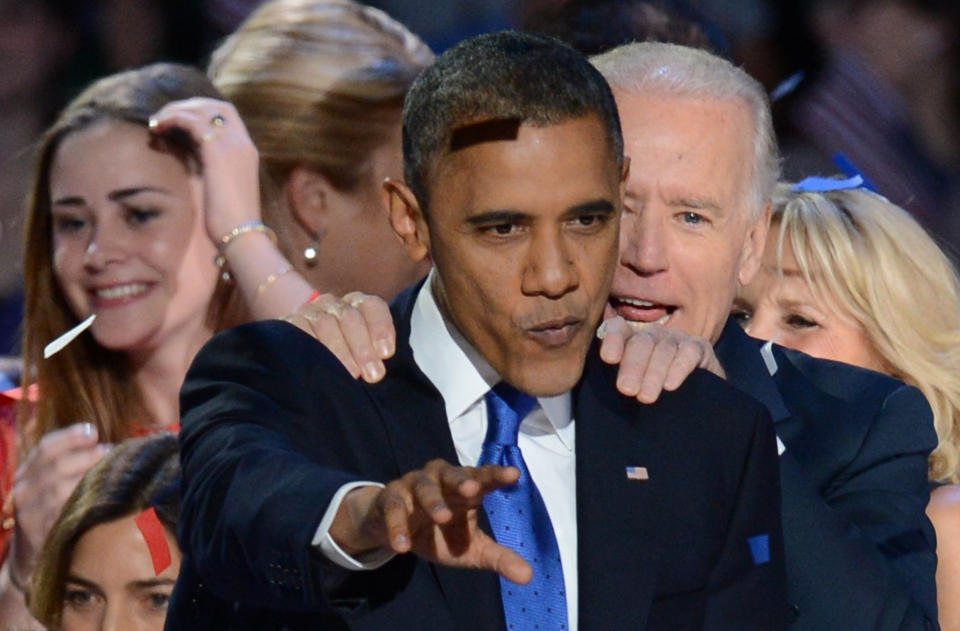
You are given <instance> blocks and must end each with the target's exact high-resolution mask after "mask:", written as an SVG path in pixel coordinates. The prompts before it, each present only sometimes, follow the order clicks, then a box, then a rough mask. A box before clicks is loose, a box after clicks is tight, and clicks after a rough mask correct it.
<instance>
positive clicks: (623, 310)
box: [610, 296, 677, 326]
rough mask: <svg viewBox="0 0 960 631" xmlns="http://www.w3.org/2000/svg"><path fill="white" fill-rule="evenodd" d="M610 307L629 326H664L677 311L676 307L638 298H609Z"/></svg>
mask: <svg viewBox="0 0 960 631" xmlns="http://www.w3.org/2000/svg"><path fill="white" fill-rule="evenodd" d="M610 306H611V307H613V309H614V311H616V312H617V315H619V316H620V317H621V318H623V319H624V320H626V321H627V322H628V323H630V325H631V326H633V325H636V324H640V325H647V324H661V325H664V324H666V323H667V322H668V321H669V320H670V317H671V316H672V315H673V313H674V312H675V311H676V310H677V307H676V305H667V304H662V303H657V302H651V301H649V300H641V299H639V298H617V297H613V296H611V297H610Z"/></svg>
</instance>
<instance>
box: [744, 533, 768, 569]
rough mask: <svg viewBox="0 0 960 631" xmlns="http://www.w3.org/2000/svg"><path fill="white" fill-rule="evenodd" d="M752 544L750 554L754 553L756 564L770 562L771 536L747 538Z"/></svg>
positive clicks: (754, 562)
mask: <svg viewBox="0 0 960 631" xmlns="http://www.w3.org/2000/svg"><path fill="white" fill-rule="evenodd" d="M747 543H749V544H750V554H752V555H753V564H754V565H763V564H764V563H769V562H770V536H769V535H757V536H756V537H750V538H748V539H747Z"/></svg>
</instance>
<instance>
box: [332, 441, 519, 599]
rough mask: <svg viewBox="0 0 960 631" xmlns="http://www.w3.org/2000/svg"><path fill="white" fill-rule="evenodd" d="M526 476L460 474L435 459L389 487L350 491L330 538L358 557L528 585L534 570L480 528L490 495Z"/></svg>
mask: <svg viewBox="0 0 960 631" xmlns="http://www.w3.org/2000/svg"><path fill="white" fill-rule="evenodd" d="M519 475H520V472H519V471H518V470H517V469H515V468H513V467H497V466H490V465H488V466H484V467H458V466H454V465H451V464H449V463H447V462H445V461H443V460H433V461H431V462H429V463H428V464H427V465H426V466H425V467H424V468H423V469H421V470H418V471H411V472H410V473H408V474H406V475H404V476H403V477H402V478H400V479H398V480H394V481H393V482H390V483H389V484H387V486H386V487H384V488H379V487H361V488H357V489H354V490H352V491H350V492H349V493H348V494H347V495H346V497H344V500H343V502H342V503H341V504H340V508H339V510H338V511H337V516H336V518H335V519H334V521H333V524H332V525H331V527H330V537H331V538H332V539H333V540H334V541H335V542H336V543H337V545H338V546H340V548H341V549H343V550H344V552H346V553H347V554H350V555H351V556H357V555H360V554H363V553H364V552H369V551H372V550H376V549H385V548H389V549H391V550H393V551H394V552H396V553H398V554H404V553H407V552H413V553H414V554H416V555H418V556H420V557H423V558H424V559H426V560H428V561H430V562H433V563H439V564H442V565H449V566H451V567H460V568H471V569H481V570H491V571H493V572H496V573H498V574H500V575H501V576H503V577H504V578H506V579H508V580H510V581H513V582H515V583H521V584H523V583H528V582H529V581H530V579H531V578H532V576H533V570H532V568H531V567H530V564H529V563H527V562H526V561H525V560H524V559H523V557H521V556H520V555H519V554H517V553H516V552H514V551H513V550H511V549H510V548H507V547H505V546H502V545H500V544H498V543H497V542H496V541H495V540H493V539H492V538H491V537H490V536H488V535H487V534H486V533H484V532H483V531H482V530H481V529H480V527H479V526H478V522H477V516H478V511H479V510H480V508H481V506H482V504H483V498H484V496H485V495H487V494H488V493H491V492H492V491H495V490H497V489H499V488H502V487H505V486H510V485H511V484H515V483H516V481H517V479H518V478H519Z"/></svg>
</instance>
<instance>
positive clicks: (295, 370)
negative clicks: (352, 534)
mask: <svg viewBox="0 0 960 631" xmlns="http://www.w3.org/2000/svg"><path fill="white" fill-rule="evenodd" d="M318 356H319V357H320V358H321V360H322V359H323V358H324V357H328V360H327V362H326V363H327V364H328V365H329V369H327V370H324V369H323V368H324V366H323V365H322V364H323V362H322V361H321V362H320V364H319V365H318V360H317V357H318ZM335 361H336V360H335V359H332V356H330V355H329V353H327V352H326V351H325V349H323V348H322V347H321V346H320V345H319V344H317V343H315V342H313V341H312V340H310V339H307V337H306V336H304V335H302V334H301V333H300V332H299V331H297V330H296V329H294V328H292V327H290V326H289V325H287V324H285V323H280V322H272V323H258V324H255V325H248V326H245V327H241V328H239V329H234V330H232V331H229V332H227V333H225V334H221V335H219V336H217V337H215V338H214V339H213V340H212V341H211V342H210V343H209V344H208V345H207V346H206V347H204V349H203V350H202V351H201V352H200V353H199V355H198V356H197V358H196V360H195V362H194V364H193V366H192V367H191V369H190V371H189V374H188V376H187V379H186V382H185V384H184V387H183V390H182V393H181V409H182V413H183V418H182V430H181V435H180V436H181V449H182V452H181V462H182V475H183V483H182V492H183V499H182V506H183V509H182V515H181V517H180V531H179V541H180V545H181V547H182V548H183V550H184V552H185V554H186V555H187V556H188V558H189V559H190V562H191V563H192V565H193V566H194V567H195V569H196V571H197V573H198V574H199V576H200V578H201V579H202V582H203V583H204V585H205V586H206V588H207V589H209V590H210V591H211V592H213V593H214V594H216V595H217V596H219V597H220V598H222V599H224V600H225V601H228V602H233V601H242V602H244V603H246V604H249V605H253V606H263V607H269V608H274V609H284V610H289V611H297V610H312V609H318V608H321V607H322V604H323V596H322V590H321V589H320V586H321V583H322V581H323V579H324V568H325V567H326V563H324V562H321V561H320V560H319V557H318V555H317V554H316V553H315V552H313V551H312V550H311V541H312V539H313V536H314V533H315V530H316V528H317V526H318V524H319V522H320V519H321V517H322V516H323V513H324V511H325V510H326V508H327V505H328V503H329V501H330V499H331V498H332V496H333V495H334V494H335V493H336V491H337V489H339V488H340V486H341V485H343V484H344V483H346V482H350V481H353V480H355V479H356V477H355V476H351V475H349V474H346V473H343V472H342V471H340V470H335V469H328V468H325V467H322V466H320V465H319V464H317V459H316V455H317V453H323V449H324V448H325V447H324V445H323V443H324V441H321V440H317V439H315V438H314V439H312V440H311V437H315V436H316V435H317V433H318V431H320V430H318V425H319V424H321V423H323V422H324V415H325V414H329V413H330V412H331V410H330V409H329V404H325V403H324V402H325V401H327V400H328V399H329V397H324V396H322V393H319V392H317V391H316V390H317V383H318V375H323V376H326V377H327V378H328V379H329V384H328V385H329V388H330V389H332V390H334V391H338V390H339V391H340V392H350V391H351V390H350V388H351V387H352V388H354V391H355V386H354V384H352V383H350V382H351V381H352V380H351V379H350V378H349V375H346V373H345V372H344V373H343V375H344V376H340V374H339V373H340V372H342V371H339V372H338V369H336V366H335V365H334V364H332V362H335ZM320 383H322V381H321V382H320ZM324 431H332V432H336V431H337V428H336V427H335V426H331V427H329V428H328V427H327V426H326V425H324ZM331 442H333V441H331ZM308 450H309V451H310V456H309V457H308V455H307V454H306V453H305V452H306V451H308Z"/></svg>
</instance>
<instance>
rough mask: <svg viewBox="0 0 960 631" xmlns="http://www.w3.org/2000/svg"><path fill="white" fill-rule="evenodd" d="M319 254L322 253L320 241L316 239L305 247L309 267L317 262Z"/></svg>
mask: <svg viewBox="0 0 960 631" xmlns="http://www.w3.org/2000/svg"><path fill="white" fill-rule="evenodd" d="M318 254H320V243H319V242H318V241H316V240H314V241H313V243H311V244H310V245H308V246H307V247H305V248H304V249H303V259H304V260H305V261H306V262H307V267H313V266H315V265H316V264H317V255H318Z"/></svg>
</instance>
